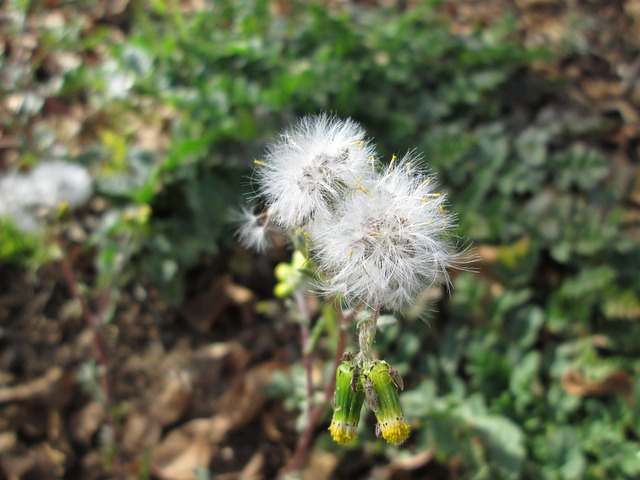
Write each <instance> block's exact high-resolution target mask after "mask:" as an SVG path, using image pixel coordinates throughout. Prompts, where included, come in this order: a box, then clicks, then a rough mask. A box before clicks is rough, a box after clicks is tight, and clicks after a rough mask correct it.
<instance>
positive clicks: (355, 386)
mask: <svg viewBox="0 0 640 480" xmlns="http://www.w3.org/2000/svg"><path fill="white" fill-rule="evenodd" d="M363 403H364V392H363V391H362V387H361V385H360V371H359V369H358V367H357V366H356V365H355V364H354V362H353V356H352V355H351V354H345V355H344V356H343V359H342V363H340V365H339V366H338V370H337V371H336V392H335V396H334V408H333V418H332V420H331V425H330V426H329V431H330V432H331V438H333V440H334V441H335V442H336V443H338V444H340V445H344V444H346V443H349V442H350V441H351V440H353V439H354V438H355V437H356V430H357V428H358V423H359V422H360V411H361V410H362V404H363Z"/></svg>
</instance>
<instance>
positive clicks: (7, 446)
mask: <svg viewBox="0 0 640 480" xmlns="http://www.w3.org/2000/svg"><path fill="white" fill-rule="evenodd" d="M17 442H18V435H17V434H16V432H0V455H1V454H3V453H4V452H8V451H9V450H11V449H13V448H14V447H15V446H16V443H17Z"/></svg>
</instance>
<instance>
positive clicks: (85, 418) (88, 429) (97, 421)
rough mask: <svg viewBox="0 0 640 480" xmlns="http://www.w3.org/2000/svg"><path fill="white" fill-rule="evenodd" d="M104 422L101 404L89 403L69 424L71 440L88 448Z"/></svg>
mask: <svg viewBox="0 0 640 480" xmlns="http://www.w3.org/2000/svg"><path fill="white" fill-rule="evenodd" d="M103 421H104V408H103V407H102V404H101V403H100V402H95V401H94V402H89V403H87V404H86V405H85V406H84V407H82V408H81V409H80V410H78V411H77V412H76V413H75V414H74V415H73V416H72V417H71V420H70V422H69V435H70V436H71V439H72V440H73V441H74V442H76V443H79V444H80V445H83V446H85V447H88V446H89V445H90V444H91V438H92V437H93V435H94V434H95V433H96V432H97V431H98V429H99V428H100V425H102V423H103Z"/></svg>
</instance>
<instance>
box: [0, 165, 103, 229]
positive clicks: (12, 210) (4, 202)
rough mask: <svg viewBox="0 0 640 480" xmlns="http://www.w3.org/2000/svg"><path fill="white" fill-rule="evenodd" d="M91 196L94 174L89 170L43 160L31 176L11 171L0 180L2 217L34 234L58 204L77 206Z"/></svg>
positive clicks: (31, 172) (32, 171) (0, 213)
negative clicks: (42, 219) (46, 215)
mask: <svg viewBox="0 0 640 480" xmlns="http://www.w3.org/2000/svg"><path fill="white" fill-rule="evenodd" d="M91 193H92V182H91V175H90V174H89V172H88V171H87V169H86V168H84V167H82V166H80V165H75V164H71V163H66V162H61V161H44V162H41V163H39V164H37V165H36V166H35V167H34V168H33V169H32V170H31V171H30V172H28V173H18V172H11V173H8V174H7V175H5V176H3V177H2V178H0V215H3V216H8V217H10V218H11V219H12V220H13V221H14V222H15V223H16V225H17V226H18V228H20V229H22V230H24V231H35V230H37V229H38V227H39V221H40V220H41V217H42V216H44V215H45V214H47V213H48V212H50V211H51V210H53V209H54V208H56V207H57V206H58V205H60V204H62V203H66V204H67V205H68V206H69V207H70V208H75V207H78V206H80V205H82V204H83V203H85V202H86V201H87V200H88V199H89V197H90V196H91Z"/></svg>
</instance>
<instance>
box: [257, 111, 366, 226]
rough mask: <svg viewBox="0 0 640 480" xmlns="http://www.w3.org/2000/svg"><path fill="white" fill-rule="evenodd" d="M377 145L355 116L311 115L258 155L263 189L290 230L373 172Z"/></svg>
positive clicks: (272, 208) (281, 223) (275, 214)
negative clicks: (371, 143)
mask: <svg viewBox="0 0 640 480" xmlns="http://www.w3.org/2000/svg"><path fill="white" fill-rule="evenodd" d="M373 155H374V149H373V147H372V146H371V145H370V144H369V143H368V142H367V141H366V140H365V133H364V130H363V129H362V128H361V127H360V126H359V125H358V124H357V123H355V122H354V121H352V120H350V119H347V120H341V119H338V118H336V117H332V116H329V115H326V114H322V115H317V116H311V117H305V118H303V119H302V120H301V121H300V122H299V123H298V124H297V125H296V126H294V127H292V128H290V129H288V130H285V131H284V133H282V135H281V136H280V138H279V139H278V140H277V141H276V142H275V143H273V144H272V145H271V146H270V148H269V149H268V151H267V154H266V156H265V158H264V160H263V161H256V162H255V163H256V164H257V180H258V192H259V194H261V195H263V196H264V199H265V201H266V204H267V206H268V208H269V211H270V212H271V214H272V217H273V220H274V222H275V223H276V224H277V225H278V226H279V227H280V228H282V229H283V230H285V231H289V232H291V231H295V230H296V229H299V228H301V227H305V226H308V225H309V224H310V223H311V222H313V221H314V219H316V218H318V217H320V216H321V215H323V214H327V213H328V212H329V211H330V210H331V209H332V208H333V204H334V203H335V202H337V201H338V200H339V199H340V198H341V197H342V196H343V195H344V193H345V191H347V190H349V189H350V188H353V187H354V186H357V185H358V184H359V182H360V181H361V179H362V177H363V176H365V175H366V172H370V171H371V170H372V169H371V166H370V162H371V158H372V157H373Z"/></svg>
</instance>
